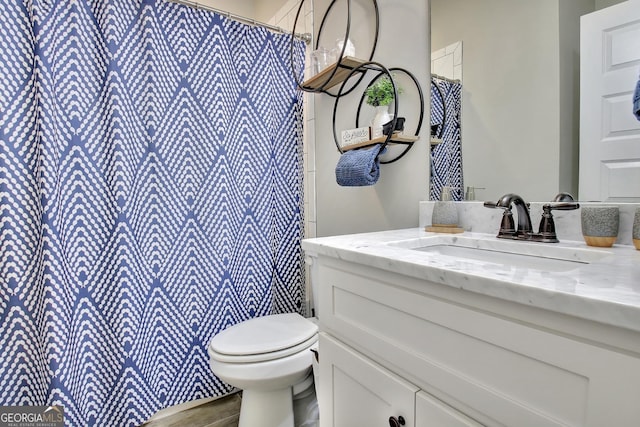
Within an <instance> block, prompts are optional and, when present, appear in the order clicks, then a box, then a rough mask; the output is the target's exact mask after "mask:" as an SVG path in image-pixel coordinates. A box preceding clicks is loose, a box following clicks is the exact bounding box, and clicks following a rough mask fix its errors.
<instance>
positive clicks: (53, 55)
mask: <svg viewBox="0 0 640 427" xmlns="http://www.w3.org/2000/svg"><path fill="white" fill-rule="evenodd" d="M304 48H305V46H304V43H303V42H296V43H295V44H294V55H295V58H297V59H296V61H302V60H303V59H302V58H303V56H304ZM290 49H291V45H290V36H286V35H276V34H273V33H271V32H269V31H267V30H265V29H262V28H255V27H251V26H247V25H244V24H240V23H238V22H235V21H232V20H229V19H226V18H224V17H222V16H220V15H217V14H214V13H211V12H206V11H202V10H195V9H192V8H188V7H185V6H181V5H177V4H173V3H169V2H167V1H165V0H126V1H123V0H8V1H6V2H4V3H3V6H2V7H1V8H0V55H1V60H0V82H1V83H0V139H1V148H0V149H1V151H0V198H1V199H0V202H1V224H0V226H1V230H0V233H1V241H0V250H1V252H0V405H1V406H10V405H11V406H17V405H62V406H64V411H65V419H66V422H67V425H70V426H133V425H139V424H141V423H142V422H144V421H145V420H146V419H148V418H149V417H150V416H151V415H152V414H153V413H155V412H156V411H157V410H159V409H161V408H164V407H167V406H171V405H174V404H178V403H181V402H185V401H189V400H193V399H198V398H203V397H209V396H214V395H220V394H223V393H226V392H228V391H229V390H230V388H229V386H228V385H226V384H224V383H222V382H221V381H220V380H219V379H217V378H216V377H215V376H214V375H213V374H212V373H211V370H210V368H209V362H208V355H207V351H206V347H207V344H208V342H209V341H210V339H211V338H212V337H213V336H214V335H215V334H216V333H217V332H219V331H221V330H222V329H225V328H226V327H228V326H230V325H232V324H235V323H237V322H240V321H242V320H245V319H248V318H251V317H256V316H262V315H266V314H271V313H280V312H299V311H300V310H301V308H300V307H301V301H302V300H303V298H304V295H303V289H304V287H303V257H302V251H301V248H300V240H301V239H302V233H303V227H302V215H303V213H302V206H303V200H302V194H303V184H302V149H301V148H302V120H301V118H302V98H301V93H300V92H299V91H297V90H296V83H295V79H294V76H293V75H292V71H291V65H290V64H291V59H290V54H291V53H290ZM298 79H300V76H298Z"/></svg>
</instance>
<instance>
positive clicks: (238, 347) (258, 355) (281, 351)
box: [208, 313, 318, 363]
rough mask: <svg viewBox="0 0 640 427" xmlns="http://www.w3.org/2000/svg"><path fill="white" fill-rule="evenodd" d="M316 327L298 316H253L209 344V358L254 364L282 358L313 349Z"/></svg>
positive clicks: (291, 314) (216, 337)
mask: <svg viewBox="0 0 640 427" xmlns="http://www.w3.org/2000/svg"><path fill="white" fill-rule="evenodd" d="M317 333H318V326H317V325H316V324H315V323H313V322H311V321H310V320H308V319H305V318H304V317H302V316H300V315H299V314H297V313H285V314H275V315H269V316H263V317H256V318H253V319H250V320H247V321H244V322H241V323H238V324H236V325H233V326H231V327H229V328H227V329H225V330H224V331H222V332H220V333H219V334H217V335H216V336H215V337H213V339H212V340H211V342H210V343H209V347H208V353H209V356H211V358H212V359H214V360H217V361H219V362H225V363H254V362H265V361H269V360H274V359H281V358H284V357H287V356H290V355H293V354H296V353H299V352H301V351H304V350H306V349H308V348H310V347H311V346H313V345H314V344H315V343H316V342H317V341H318V336H317Z"/></svg>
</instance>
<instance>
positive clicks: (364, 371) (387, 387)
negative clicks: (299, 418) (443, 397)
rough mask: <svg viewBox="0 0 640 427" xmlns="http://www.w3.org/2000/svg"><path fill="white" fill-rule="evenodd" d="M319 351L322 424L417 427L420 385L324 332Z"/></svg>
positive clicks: (328, 426) (328, 425) (319, 399)
mask: <svg viewBox="0 0 640 427" xmlns="http://www.w3.org/2000/svg"><path fill="white" fill-rule="evenodd" d="M319 350H320V396H319V398H318V405H319V408H320V426H321V427H359V426H366V427H389V426H390V425H394V422H396V421H397V422H398V426H403V427H415V421H414V409H415V396H416V392H417V391H418V388H417V387H416V386H414V385H413V384H411V383H408V382H406V381H405V380H403V379H402V378H400V377H398V376H396V375H395V374H393V373H392V372H390V371H388V370H386V369H384V368H383V367H381V366H380V365H378V364H376V363H374V362H372V361H371V360H369V359H367V358H366V357H364V356H362V355H361V354H359V353H357V352H356V351H354V350H353V349H351V348H349V347H347V346H346V345H344V344H342V343H341V342H339V341H338V340H336V339H334V338H332V337H330V336H328V335H326V334H324V333H320V344H319ZM390 418H392V419H391V420H390ZM403 422H404V424H402V423H403ZM390 423H391V424H390Z"/></svg>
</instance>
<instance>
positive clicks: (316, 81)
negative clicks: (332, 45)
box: [302, 56, 366, 89]
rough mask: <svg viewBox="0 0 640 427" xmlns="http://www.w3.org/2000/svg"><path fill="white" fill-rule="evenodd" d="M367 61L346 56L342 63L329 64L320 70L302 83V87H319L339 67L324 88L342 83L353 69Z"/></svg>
mask: <svg viewBox="0 0 640 427" xmlns="http://www.w3.org/2000/svg"><path fill="white" fill-rule="evenodd" d="M365 62H366V61H364V60H362V59H357V58H353V57H351V56H345V57H344V58H342V61H340V64H338V63H335V64H333V65H329V66H328V67H327V68H325V69H324V70H322V71H320V72H319V73H318V74H316V75H315V76H313V77H311V78H310V79H309V80H307V81H306V82H304V83H302V87H303V88H308V89H319V88H320V87H322V85H323V84H324V83H325V82H326V81H327V79H328V78H329V76H330V75H331V73H332V72H333V69H334V68H336V67H338V70H337V71H336V74H335V75H334V76H333V78H332V79H331V80H329V82H328V83H327V84H326V85H325V87H324V89H331V88H332V87H334V86H335V85H337V84H339V83H342V82H343V81H344V80H345V79H346V78H347V76H349V73H351V71H352V70H353V69H354V68H357V67H359V66H360V65H362V64H364V63H365Z"/></svg>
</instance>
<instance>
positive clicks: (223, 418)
mask: <svg viewBox="0 0 640 427" xmlns="http://www.w3.org/2000/svg"><path fill="white" fill-rule="evenodd" d="M241 400H242V398H241V393H235V394H232V395H230V396H225V397H222V398H220V399H216V400H214V401H212V402H209V403H204V404H202V405H199V406H196V407H194V408H191V409H187V410H185V411H182V412H179V413H177V414H175V415H171V416H169V417H165V418H161V419H159V420H155V421H150V422H148V423H145V424H143V425H142V427H238V418H239V417H240V401H241Z"/></svg>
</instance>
